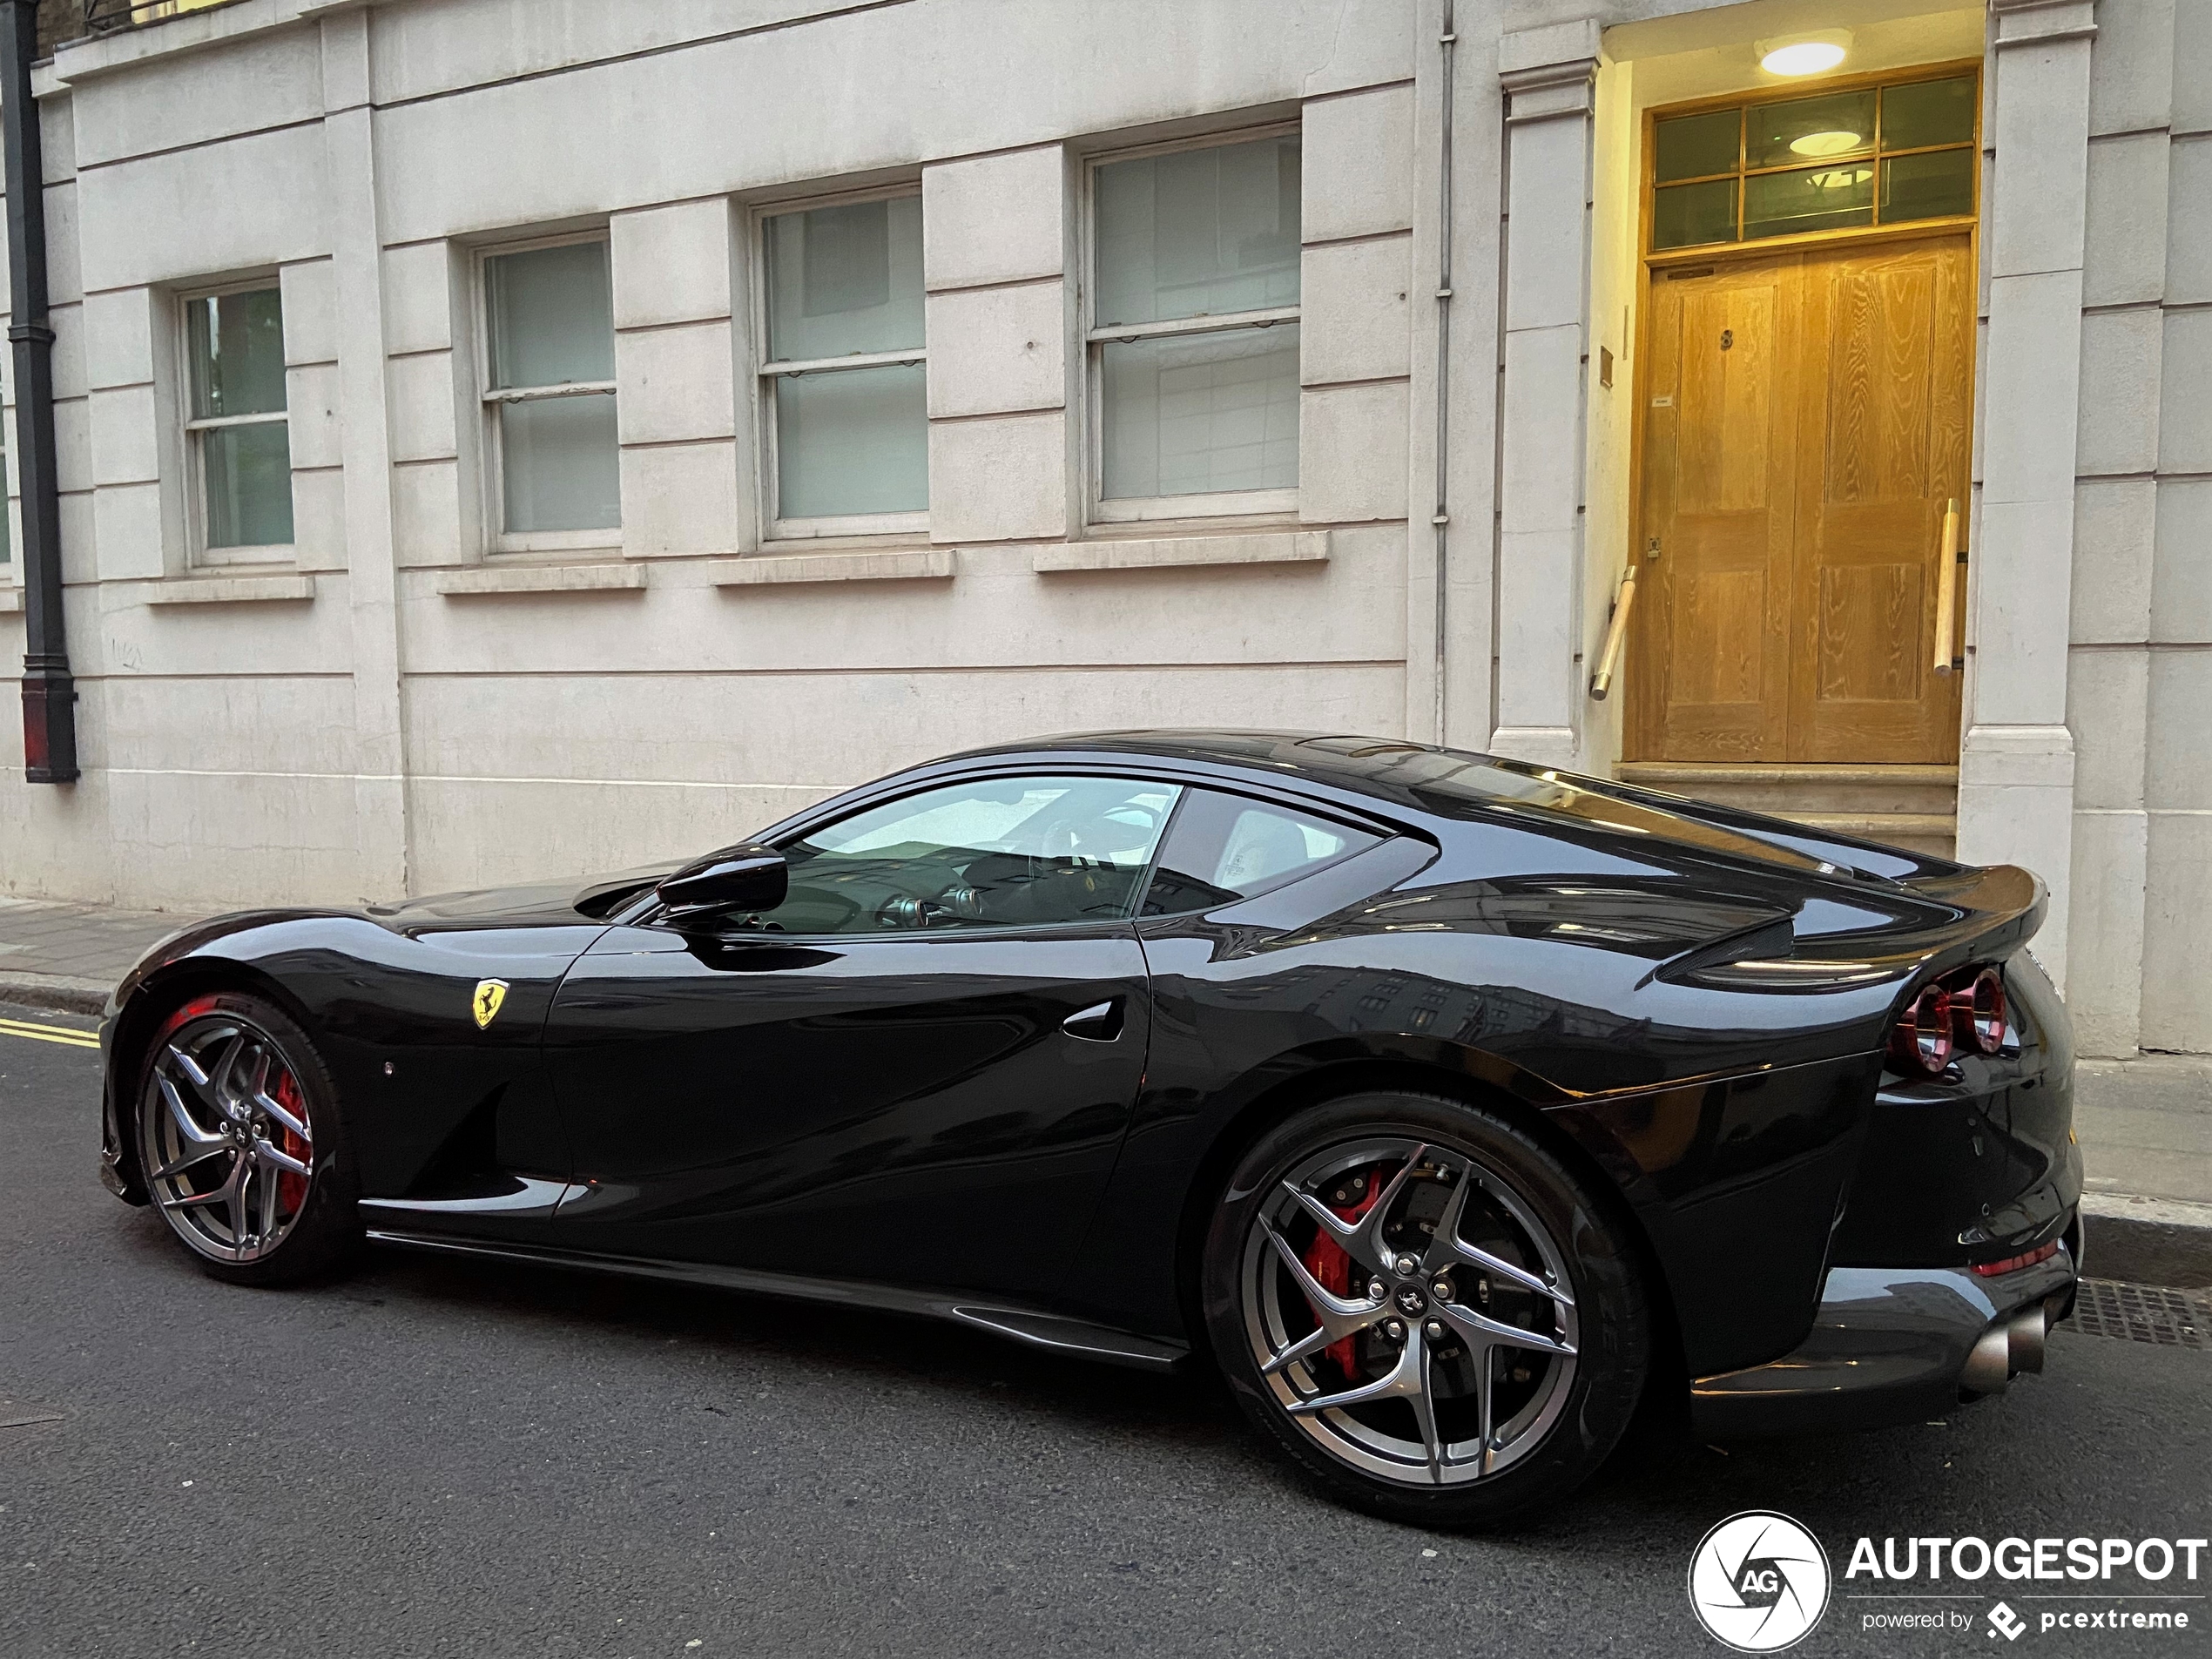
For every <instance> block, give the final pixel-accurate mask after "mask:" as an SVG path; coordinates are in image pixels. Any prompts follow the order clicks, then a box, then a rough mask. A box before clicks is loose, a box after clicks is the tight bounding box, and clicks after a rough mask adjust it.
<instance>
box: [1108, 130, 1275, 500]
mask: <svg viewBox="0 0 2212 1659" xmlns="http://www.w3.org/2000/svg"><path fill="white" fill-rule="evenodd" d="M1298 191H1299V149H1298V135H1297V134H1295V133H1288V134H1282V135H1278V136H1271V137H1268V138H1250V139H1245V140H1244V141H1242V142H1239V143H1235V144H1218V145H1200V146H1198V147H1197V148H1193V149H1188V150H1175V151H1169V152H1164V153H1161V154H1156V155H1142V156H1132V157H1130V158H1128V159H1126V160H1120V161H1105V162H1101V163H1100V164H1099V165H1097V166H1096V168H1095V169H1094V170H1093V172H1092V174H1091V203H1092V214H1093V220H1092V243H1093V246H1094V249H1095V259H1094V262H1095V266H1096V277H1095V280H1094V282H1093V284H1092V289H1093V299H1092V303H1091V315H1090V317H1089V320H1088V323H1087V326H1086V334H1085V338H1086V341H1087V342H1088V344H1089V363H1090V371H1091V374H1092V376H1093V384H1094V386H1095V387H1096V392H1095V394H1094V399H1095V401H1094V405H1093V407H1094V408H1096V412H1097V431H1098V439H1097V448H1096V457H1097V459H1096V465H1097V475H1096V479H1095V481H1094V484H1093V491H1092V494H1093V499H1094V501H1095V502H1096V508H1095V510H1096V512H1097V513H1098V514H1099V515H1100V516H1103V517H1106V518H1123V519H1128V518H1143V517H1148V516H1150V517H1172V516H1178V515H1181V514H1184V513H1188V512H1190V511H1193V510H1197V511H1213V512H1244V511H1252V510H1258V509H1263V508H1273V507H1276V506H1279V505H1280V504H1281V503H1280V502H1266V501H1253V500H1251V499H1250V497H1251V496H1253V495H1254V494H1255V493H1266V494H1279V492H1282V491H1286V490H1293V489H1297V487H1298V252H1299V219H1298ZM1194 324H1195V325H1197V326H1196V327H1194V326H1193V325H1194ZM1191 496H1221V497H1224V500H1222V501H1221V502H1218V503H1217V504H1216V505H1214V506H1212V507H1211V508H1208V507H1206V506H1204V504H1197V505H1195V506H1194V505H1193V504H1192V503H1190V502H1189V499H1188V498H1190V497H1191ZM1155 502H1156V503H1161V504H1160V505H1157V506H1149V505H1147V503H1155ZM1167 502H1178V503H1181V504H1179V505H1177V506H1173V507H1170V506H1168V505H1165V503H1167Z"/></svg>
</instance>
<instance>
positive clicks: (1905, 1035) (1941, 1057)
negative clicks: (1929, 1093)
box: [1890, 985, 1952, 1077]
mask: <svg viewBox="0 0 2212 1659" xmlns="http://www.w3.org/2000/svg"><path fill="white" fill-rule="evenodd" d="M1951 1031H1952V1014H1951V993H1950V992H1948V991H1946V990H1945V989H1944V988H1943V987H1941V986H1940V985H1930V986H1928V987H1926V988H1924V989H1923V990H1922V991H1921V993H1920V994H1919V995H1918V996H1916V997H1914V998H1913V999H1912V1007H1910V1008H1906V1009H1905V1017H1904V1018H1903V1019H1901V1020H1899V1021H1898V1022H1897V1029H1896V1030H1895V1031H1894V1032H1893V1033H1892V1034H1891V1036H1890V1058H1891V1059H1892V1060H1893V1061H1895V1062H1897V1065H1898V1069H1899V1070H1901V1071H1912V1072H1918V1073H1919V1074H1920V1075H1921V1076H1924V1077H1939V1076H1942V1075H1943V1069H1944V1068H1945V1067H1946V1066H1948V1065H1949V1064H1950V1063H1951V1048H1952V1038H1951Z"/></svg>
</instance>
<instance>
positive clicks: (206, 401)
mask: <svg viewBox="0 0 2212 1659" xmlns="http://www.w3.org/2000/svg"><path fill="white" fill-rule="evenodd" d="M185 320H186V321H187V323H188V324H189V332H190V334H191V335H192V346H191V349H192V418H193V419H194V420H203V419H207V418H210V417H218V416H222V415H268V414H281V413H282V412H283V410H284V305H283V301H282V300H281V298H280V296H279V294H278V293H277V291H276V290H275V289H274V288H255V289H253V290H252V291H251V292H249V293H224V294H211V295H209V296H208V297H207V298H206V299H205V300H192V302H191V303H190V304H189V305H187V306H186V307H185Z"/></svg>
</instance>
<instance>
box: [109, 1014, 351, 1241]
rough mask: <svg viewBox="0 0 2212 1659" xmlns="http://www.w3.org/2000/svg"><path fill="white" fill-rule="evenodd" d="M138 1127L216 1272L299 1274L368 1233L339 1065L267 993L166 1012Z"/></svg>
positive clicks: (179, 1222)
mask: <svg viewBox="0 0 2212 1659" xmlns="http://www.w3.org/2000/svg"><path fill="white" fill-rule="evenodd" d="M343 1138H344V1137H343V1129H342V1125H341V1123H340V1121H339V1115H338V1109H337V1091H336V1089H334V1087H333V1086H332V1083H331V1081H330V1074H329V1072H328V1070H327V1069H326V1068H325V1067H324V1065H323V1063H322V1060H321V1057H320V1055H317V1054H316V1052H315V1049H314V1044H313V1043H312V1042H309V1041H308V1039H307V1033H306V1032H304V1031H302V1030H301V1029H300V1028H299V1026H298V1025H297V1024H296V1023H295V1022H293V1020H292V1019H291V1018H289V1017H288V1016H287V1015H286V1014H285V1013H284V1011H283V1010H282V1009H280V1008H276V1007H275V1006H274V1005H273V1004H272V1003H270V1002H268V1001H265V1000H263V999H262V998H260V997H256V996H247V995H238V994H234V993H224V994H221V995H212V996H202V997H199V998H195V999H194V1000H193V1001H189V1002H187V1003H185V1005H184V1006H183V1007H181V1008H178V1009H176V1010H175V1011H173V1012H172V1014H170V1015H169V1016H168V1017H167V1018H166V1019H165V1020H164V1021H163V1022H162V1024H161V1027H160V1028H159V1030H158V1031H157V1032H156V1033H155V1034H154V1037H153V1040H152V1042H150V1043H149V1044H148V1045H147V1048H146V1052H145V1059H144V1061H143V1062H142V1064H141V1067H140V1074H139V1079H138V1157H139V1160H140V1168H141V1169H142V1170H144V1171H145V1184H146V1191H147V1194H148V1196H149V1197H152V1200H153V1202H154V1204H155V1205H156V1206H157V1207H158V1209H159V1210H160V1211H161V1215H162V1218H163V1219H164V1220H165V1221H166V1222H167V1223H168V1224H169V1229H170V1231H172V1232H173V1233H175V1234H176V1236H177V1237H178V1238H179V1240H181V1241H182V1242H183V1244H185V1248H186V1249H188V1250H190V1251H192V1254H193V1255H195V1256H196V1257H198V1258H199V1261H200V1264H201V1265H202V1266H204V1267H205V1268H206V1270H207V1271H209V1272H211V1273H212V1274H213V1275H214V1276H215V1277H217V1278H225V1279H229V1280H232V1281H233V1282H234V1283H239V1284H246V1285H289V1284H294V1283H297V1282H298V1281H300V1280H301V1279H304V1278H311V1277H313V1276H314V1275H316V1274H319V1273H322V1272H327V1271H329V1270H330V1269H332V1268H334V1267H335V1266H337V1265H338V1264H340V1263H341V1261H342V1260H343V1259H344V1258H345V1257H346V1256H347V1254H348V1253H349V1252H350V1251H351V1250H352V1249H353V1247H354V1244H355V1243H356V1242H357V1241H358V1239H359V1238H360V1234H361V1229H360V1224H359V1223H358V1222H357V1221H356V1219H355V1217H354V1187H355V1183H354V1177H353V1170H352V1164H351V1161H350V1159H349V1158H347V1156H346V1153H345V1149H344V1146H343Z"/></svg>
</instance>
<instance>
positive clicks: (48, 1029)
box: [0, 1020, 100, 1049]
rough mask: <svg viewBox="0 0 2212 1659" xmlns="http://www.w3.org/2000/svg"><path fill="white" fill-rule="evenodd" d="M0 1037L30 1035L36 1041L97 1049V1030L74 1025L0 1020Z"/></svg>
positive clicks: (98, 1041)
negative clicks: (35, 1023) (87, 1029)
mask: <svg viewBox="0 0 2212 1659" xmlns="http://www.w3.org/2000/svg"><path fill="white" fill-rule="evenodd" d="M0 1037H29V1038H30V1040H31V1041H32V1042H58V1043H60V1044H62V1045H63V1046H64V1048H69V1049H97V1048H98V1047H99V1046H100V1039H99V1035H98V1033H97V1032H92V1031H84V1030H80V1029H78V1028H77V1027H76V1026H73V1025H33V1024H32V1023H31V1022H30V1021H28V1020H0Z"/></svg>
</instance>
